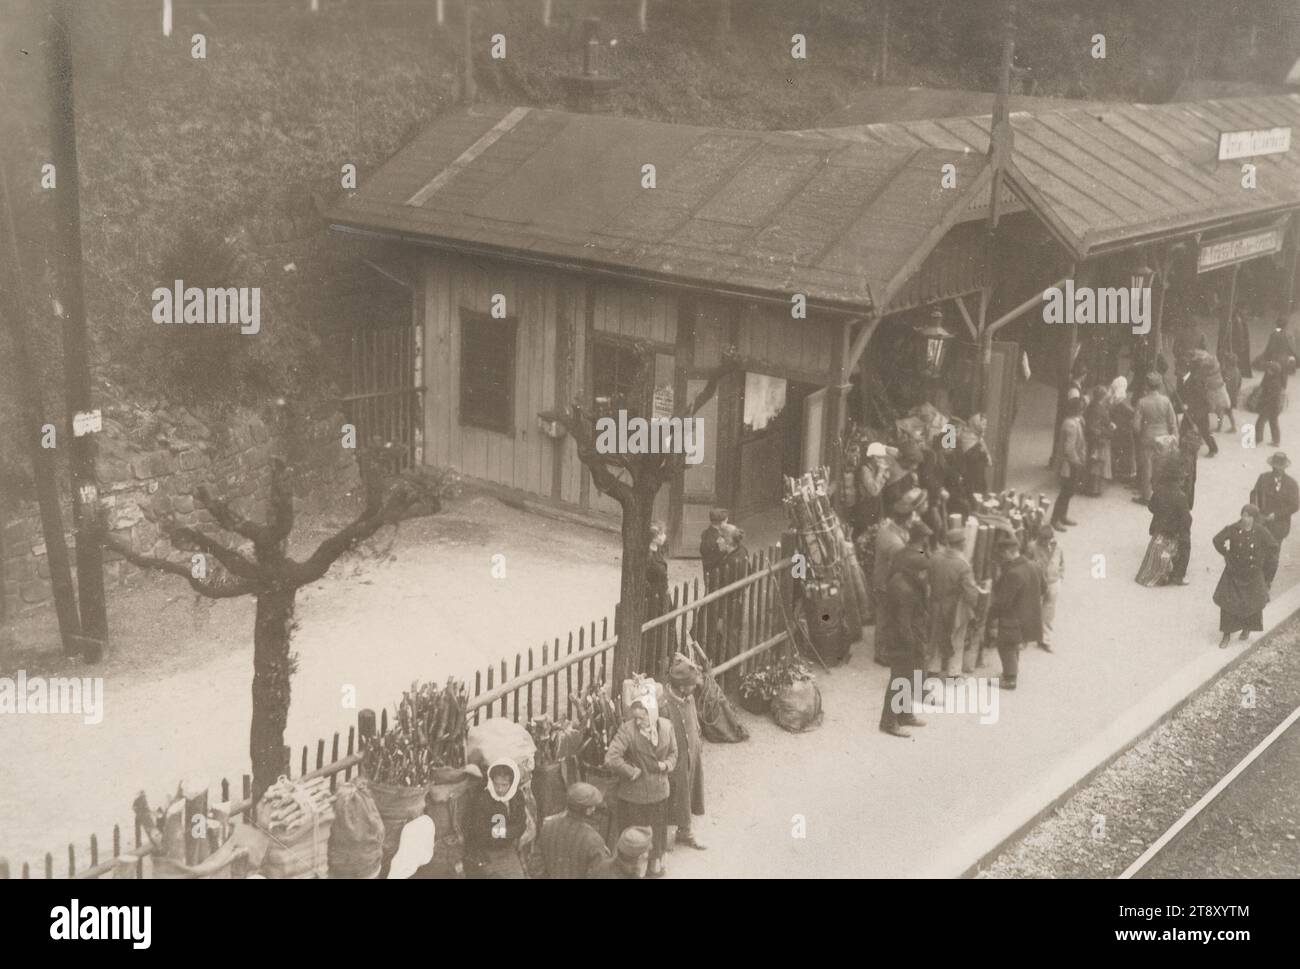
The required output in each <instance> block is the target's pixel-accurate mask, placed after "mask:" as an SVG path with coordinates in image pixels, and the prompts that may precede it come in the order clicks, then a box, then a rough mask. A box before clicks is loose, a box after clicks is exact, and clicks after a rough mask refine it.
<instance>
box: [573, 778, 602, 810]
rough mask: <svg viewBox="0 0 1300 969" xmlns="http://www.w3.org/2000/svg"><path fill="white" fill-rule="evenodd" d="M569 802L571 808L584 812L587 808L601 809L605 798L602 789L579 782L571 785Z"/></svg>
mask: <svg viewBox="0 0 1300 969" xmlns="http://www.w3.org/2000/svg"><path fill="white" fill-rule="evenodd" d="M567 800H568V804H569V807H571V808H574V809H575V810H578V811H582V810H586V809H587V808H593V807H600V806H601V804H603V803H604V801H605V797H604V795H602V794H601V793H600V788H598V787H596V786H595V785H593V784H587V783H585V782H584V781H579V782H578V783H576V784H571V785H569V790H568V792H567Z"/></svg>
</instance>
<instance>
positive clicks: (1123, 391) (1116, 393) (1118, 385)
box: [1110, 377, 1128, 404]
mask: <svg viewBox="0 0 1300 969" xmlns="http://www.w3.org/2000/svg"><path fill="white" fill-rule="evenodd" d="M1126 397H1128V380H1127V379H1126V378H1124V377H1116V378H1115V379H1114V380H1112V381H1111V382H1110V402H1111V403H1112V404H1114V403H1118V402H1119V401H1121V400H1124V399H1125V398H1126Z"/></svg>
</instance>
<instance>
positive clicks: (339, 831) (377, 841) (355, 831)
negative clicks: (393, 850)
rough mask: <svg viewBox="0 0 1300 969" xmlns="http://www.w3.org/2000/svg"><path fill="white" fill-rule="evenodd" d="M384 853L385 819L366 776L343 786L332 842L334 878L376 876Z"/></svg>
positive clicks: (336, 806)
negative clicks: (376, 803)
mask: <svg viewBox="0 0 1300 969" xmlns="http://www.w3.org/2000/svg"><path fill="white" fill-rule="evenodd" d="M383 854H384V819H383V818H381V817H380V816H379V808H377V807H375V798H374V796H373V795H372V794H371V793H370V785H369V783H368V782H367V781H366V780H365V778H358V779H357V780H356V781H352V782H350V783H345V784H342V785H340V786H339V789H338V792H337V794H336V795H335V797H334V823H333V824H332V825H331V826H330V839H329V844H328V859H329V875H330V877H331V878H374V877H375V876H377V875H378V874H379V868H380V866H381V865H382V864H383V860H384V859H383Z"/></svg>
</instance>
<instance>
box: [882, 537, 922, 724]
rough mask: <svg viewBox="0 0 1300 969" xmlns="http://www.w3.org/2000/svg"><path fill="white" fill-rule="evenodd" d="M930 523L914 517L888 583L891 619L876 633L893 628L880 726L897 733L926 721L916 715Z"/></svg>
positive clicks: (887, 648)
mask: <svg viewBox="0 0 1300 969" xmlns="http://www.w3.org/2000/svg"><path fill="white" fill-rule="evenodd" d="M929 540H930V527H929V526H928V525H926V524H925V522H922V521H916V522H913V523H912V525H911V527H910V528H909V530H908V540H907V545H906V546H904V547H903V548H902V549H900V550H899V551H898V552H897V553H896V554H895V555H894V557H893V574H892V575H891V576H890V577H889V582H888V584H887V585H886V586H885V596H884V613H885V616H886V622H885V623H883V624H877V626H876V635H880V633H881V631H882V627H883V630H884V631H885V632H886V634H887V637H888V638H887V640H886V642H885V656H886V658H887V659H888V660H889V683H888V685H887V686H886V687H885V702H884V704H883V706H882V707H881V710H880V729H881V730H882V731H884V732H885V733H887V734H890V735H891V736H894V737H910V736H911V734H909V733H908V732H907V731H906V730H904V729H903V728H904V727H923V726H925V721H924V720H921V719H920V718H918V717H917V716H915V715H914V714H913V712H912V704H913V703H914V702H915V701H916V700H917V699H918V698H917V697H916V696H914V695H913V694H914V692H915V690H914V684H915V683H916V680H917V674H918V673H919V671H920V669H921V666H922V664H923V663H924V662H925V641H926V635H927V633H928V631H929V630H928V626H929V623H928V620H927V618H926V617H927V607H928V602H927V595H926V588H925V571H926V565H927V561H928V556H927V555H926V554H925V549H926V546H927V545H928V544H929Z"/></svg>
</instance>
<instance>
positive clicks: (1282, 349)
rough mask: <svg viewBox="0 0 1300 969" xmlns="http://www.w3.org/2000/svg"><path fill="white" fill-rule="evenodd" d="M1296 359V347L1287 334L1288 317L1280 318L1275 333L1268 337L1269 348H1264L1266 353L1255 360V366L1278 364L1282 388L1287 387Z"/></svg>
mask: <svg viewBox="0 0 1300 969" xmlns="http://www.w3.org/2000/svg"><path fill="white" fill-rule="evenodd" d="M1294 358H1295V347H1294V346H1292V344H1291V337H1290V336H1289V335H1288V334H1287V332H1286V317H1284V316H1279V317H1278V318H1277V323H1276V324H1274V326H1273V332H1272V333H1270V334H1269V335H1268V346H1266V347H1264V352H1263V353H1261V354H1260V355H1259V357H1258V358H1257V359H1256V360H1255V366H1257V367H1267V366H1268V364H1270V363H1276V364H1277V365H1278V368H1279V370H1280V371H1281V376H1282V387H1283V388H1284V389H1285V387H1286V378H1287V375H1288V374H1289V373H1290V372H1291V366H1292V363H1291V361H1292V360H1293V359H1294Z"/></svg>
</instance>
